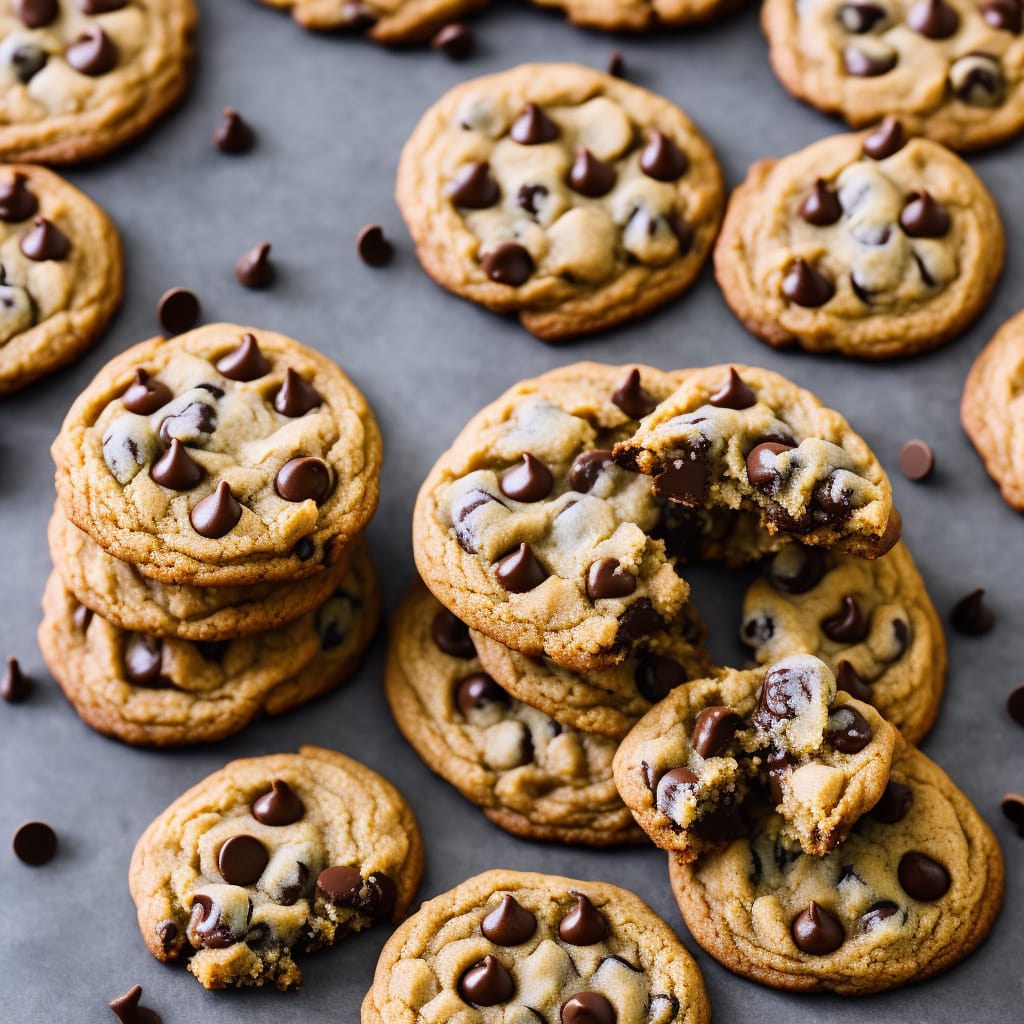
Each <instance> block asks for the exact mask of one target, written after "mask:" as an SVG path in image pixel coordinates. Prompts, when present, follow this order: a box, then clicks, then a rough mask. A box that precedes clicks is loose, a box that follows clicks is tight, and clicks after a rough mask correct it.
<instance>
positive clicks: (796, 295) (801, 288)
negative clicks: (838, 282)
mask: <svg viewBox="0 0 1024 1024" xmlns="http://www.w3.org/2000/svg"><path fill="white" fill-rule="evenodd" d="M835 293H836V288H835V285H834V284H832V282H831V281H830V280H829V279H828V278H827V277H825V275H824V274H822V273H821V272H820V271H818V270H816V269H815V268H814V267H813V266H811V264H810V263H808V262H807V260H805V259H800V258H797V259H795V260H793V263H792V265H791V266H790V268H789V270H788V271H787V272H786V276H785V277H784V278H783V279H782V294H783V295H784V296H785V297H786V298H787V299H789V301H790V302H795V303H796V304H797V305H798V306H803V307H805V308H807V309H814V308H816V307H818V306H824V305H825V303H826V302H828V301H829V299H831V298H832V296H833V295H835Z"/></svg>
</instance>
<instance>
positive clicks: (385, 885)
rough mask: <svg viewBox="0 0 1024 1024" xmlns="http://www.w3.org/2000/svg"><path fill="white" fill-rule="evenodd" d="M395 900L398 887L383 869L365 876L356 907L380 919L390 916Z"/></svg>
mask: <svg viewBox="0 0 1024 1024" xmlns="http://www.w3.org/2000/svg"><path fill="white" fill-rule="evenodd" d="M397 900H398V887H397V886H396V885H395V883H394V881H393V879H391V878H390V877H389V876H388V875H386V874H384V872H383V871H374V872H373V873H372V874H370V875H367V876H366V881H365V882H364V883H363V891H362V893H361V894H360V897H359V901H358V903H357V904H356V909H357V910H361V911H363V913H365V914H369V915H370V917H374V918H377V919H382V918H386V917H390V916H391V914H392V912H393V911H394V909H395V903H396V902H397Z"/></svg>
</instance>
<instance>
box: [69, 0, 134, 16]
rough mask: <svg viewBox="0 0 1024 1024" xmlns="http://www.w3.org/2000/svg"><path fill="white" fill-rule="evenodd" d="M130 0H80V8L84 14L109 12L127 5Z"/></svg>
mask: <svg viewBox="0 0 1024 1024" xmlns="http://www.w3.org/2000/svg"><path fill="white" fill-rule="evenodd" d="M127 3H128V0H78V6H79V9H80V10H81V12H82V13H83V14H109V13H110V12H111V11H119V10H121V8H122V7H125V6H126V5H127Z"/></svg>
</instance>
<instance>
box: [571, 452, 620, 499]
mask: <svg viewBox="0 0 1024 1024" xmlns="http://www.w3.org/2000/svg"><path fill="white" fill-rule="evenodd" d="M611 462H612V453H611V449H609V448H595V449H593V450H592V451H589V452H581V453H580V454H579V455H577V456H576V458H575V459H574V460H573V464H572V465H571V466H570V467H569V486H570V487H571V488H572V489H573V490H574V491H579V492H580V493H581V494H586V493H587V491H589V490H590V489H591V488H592V487H593V486H594V484H595V483H597V478H598V477H599V476H600V475H601V471H602V470H603V469H605V467H607V466H610V465H611Z"/></svg>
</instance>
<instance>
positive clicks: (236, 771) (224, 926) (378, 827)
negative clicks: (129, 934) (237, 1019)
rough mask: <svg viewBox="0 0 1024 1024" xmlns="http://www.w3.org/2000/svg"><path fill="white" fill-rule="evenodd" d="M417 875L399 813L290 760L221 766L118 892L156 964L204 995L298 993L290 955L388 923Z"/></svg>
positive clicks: (300, 760) (314, 753) (311, 758)
mask: <svg viewBox="0 0 1024 1024" xmlns="http://www.w3.org/2000/svg"><path fill="white" fill-rule="evenodd" d="M422 869H423V846H422V842H421V840H420V835H419V831H418V829H417V827H416V821H415V819H414V817H413V813H412V810H411V809H410V808H409V806H408V804H407V803H406V802H405V800H404V799H403V798H402V796H401V795H400V794H399V793H398V791H397V790H396V789H395V788H394V787H393V786H392V785H391V784H390V783H388V782H387V781H386V780H384V779H383V778H381V776H379V775H378V774H377V773H376V772H373V771H371V770H370V769H369V768H367V767H366V766H365V765H362V764H359V762H357V761H353V760H351V759H350V758H348V757H345V756H344V755H342V754H338V753H336V752H334V751H333V750H324V749H322V748H320V747H310V746H307V747H302V748H301V749H300V750H299V752H298V753H297V754H270V755H267V756H264V757H253V758H247V759H244V760H240V761H232V762H231V763H230V764H228V765H227V766H226V767H224V768H222V769H221V770H220V771H218V772H215V773H214V774H213V775H210V776H209V777H207V778H206V779H204V780H203V781H202V782H200V783H198V784H197V785H195V786H193V787H192V788H191V789H190V790H189V791H188V792H186V793H185V794H184V795H183V796H181V797H179V798H178V799H177V800H176V801H175V802H174V803H173V804H171V806H170V807H168V808H167V810H166V811H164V812H163V814H161V815H160V816H159V817H158V818H157V819H156V820H155V821H154V822H153V823H152V824H151V825H150V826H149V828H147V829H146V831H145V832H144V833H143V835H142V838H141V839H140V840H139V842H138V844H137V845H136V847H135V852H134V854H133V855H132V862H131V868H130V871H129V878H128V881H129V887H130V889H131V894H132V899H133V900H134V901H135V906H136V909H137V911H138V919H139V928H140V930H141V932H142V937H143V939H144V941H145V943H146V946H147V947H148V949H149V951H150V952H151V953H152V954H153V956H155V957H156V958H157V959H158V960H163V961H174V962H178V961H182V960H188V967H189V970H190V971H191V972H192V973H193V974H194V975H195V976H196V978H198V980H199V981H200V982H201V983H202V984H203V985H204V986H205V987H206V988H225V987H229V986H233V985H237V986H245V985H263V984H264V983H266V982H274V983H276V985H277V987H278V988H280V989H287V988H291V987H293V986H295V985H298V984H299V983H300V981H301V980H302V972H301V970H300V969H299V966H298V964H296V962H295V959H294V956H293V954H294V953H297V952H300V951H303V952H311V951H312V950H315V949H318V948H320V947H322V946H329V945H332V944H333V943H334V942H336V941H338V940H340V939H342V938H345V937H346V936H348V935H349V934H350V933H352V932H358V931H362V930H363V929H364V928H367V927H369V926H370V925H372V924H373V923H374V922H376V921H379V920H391V921H399V920H401V918H402V917H403V915H404V914H405V911H406V909H407V908H408V906H409V903H410V902H411V900H412V897H413V894H414V893H415V891H416V886H417V885H418V884H419V879H420V875H421V873H422Z"/></svg>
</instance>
